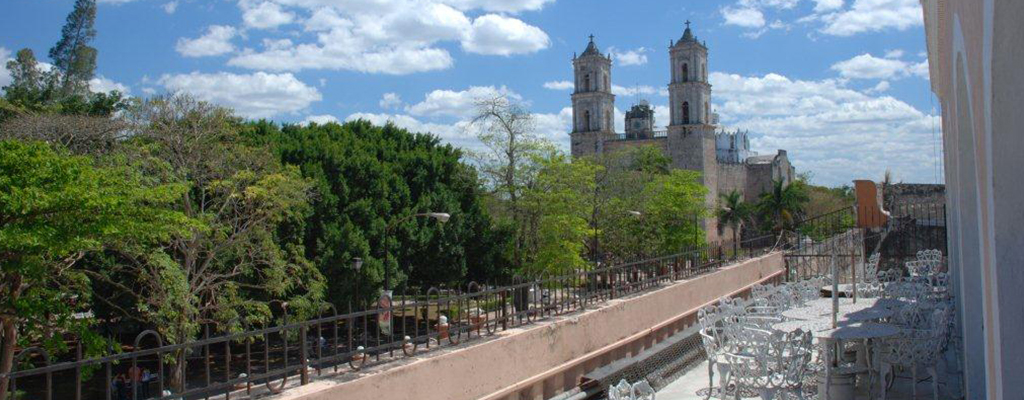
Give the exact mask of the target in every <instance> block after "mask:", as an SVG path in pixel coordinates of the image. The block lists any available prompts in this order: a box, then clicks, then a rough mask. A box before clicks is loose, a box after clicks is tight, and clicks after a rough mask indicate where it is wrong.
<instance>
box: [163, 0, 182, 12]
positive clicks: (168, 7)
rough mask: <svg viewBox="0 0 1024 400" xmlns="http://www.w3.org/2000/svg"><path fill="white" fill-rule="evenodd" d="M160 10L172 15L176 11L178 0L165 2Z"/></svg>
mask: <svg viewBox="0 0 1024 400" xmlns="http://www.w3.org/2000/svg"><path fill="white" fill-rule="evenodd" d="M160 8H162V9H164V12H165V13H167V14H174V13H175V12H176V11H178V0H174V1H169V2H166V3H164V4H163V5H162V6H160Z"/></svg>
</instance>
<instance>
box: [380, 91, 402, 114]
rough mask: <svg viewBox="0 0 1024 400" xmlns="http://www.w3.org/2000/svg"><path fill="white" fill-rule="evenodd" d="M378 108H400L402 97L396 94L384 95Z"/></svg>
mask: <svg viewBox="0 0 1024 400" xmlns="http://www.w3.org/2000/svg"><path fill="white" fill-rule="evenodd" d="M379 104H380V108H383V109H385V110H386V109H389V108H398V107H401V106H402V97H401V96H399V95H398V94H397V93H384V96H382V97H381V99H380V103H379Z"/></svg>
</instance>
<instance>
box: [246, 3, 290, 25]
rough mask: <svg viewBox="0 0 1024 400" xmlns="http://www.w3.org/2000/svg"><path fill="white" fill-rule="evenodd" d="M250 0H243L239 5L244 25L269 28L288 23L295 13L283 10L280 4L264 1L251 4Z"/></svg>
mask: <svg viewBox="0 0 1024 400" xmlns="http://www.w3.org/2000/svg"><path fill="white" fill-rule="evenodd" d="M251 3H252V2H251V1H246V0H243V1H242V2H241V3H239V5H240V6H241V7H242V10H243V11H242V21H244V22H245V26H247V27H250V28H256V29H271V28H276V27H278V26H281V25H285V24H290V23H292V21H293V20H295V14H292V13H290V12H288V11H285V10H284V9H283V8H281V5H279V4H277V3H274V2H271V1H264V2H262V3H259V4H256V5H253V4H251Z"/></svg>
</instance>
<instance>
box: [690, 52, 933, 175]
mask: <svg viewBox="0 0 1024 400" xmlns="http://www.w3.org/2000/svg"><path fill="white" fill-rule="evenodd" d="M709 78H710V80H711V83H712V84H713V85H714V87H715V98H716V108H717V111H718V112H719V113H720V114H721V116H722V122H723V123H724V124H726V125H729V126H732V127H737V128H741V129H749V130H750V131H751V132H754V133H755V134H757V135H759V136H755V137H754V138H752V147H754V148H755V150H758V151H761V152H762V153H773V152H774V151H775V150H776V149H787V150H789V152H790V158H791V159H792V160H793V161H794V163H795V164H796V166H797V168H798V169H799V170H802V171H813V172H814V174H815V178H816V180H818V181H819V182H822V183H826V184H844V183H849V182H850V180H851V179H854V178H858V177H861V178H863V177H867V178H874V177H877V176H881V174H882V173H883V172H884V171H885V169H886V168H891V169H892V170H893V171H897V172H898V173H900V174H901V176H902V177H903V178H904V179H906V180H908V181H916V182H930V181H931V180H932V171H933V165H934V162H935V160H934V158H933V152H932V146H933V143H932V141H933V136H932V128H933V127H934V126H938V123H939V121H938V118H939V117H937V116H933V115H927V114H925V113H922V112H921V111H919V110H917V109H915V108H914V107H912V106H911V105H909V104H907V103H905V102H903V101H900V100H897V99H895V98H892V97H889V96H878V97H875V96H872V95H869V94H865V93H862V92H859V91H856V90H853V89H850V88H847V87H846V86H845V84H844V81H843V80H836V79H825V80H820V81H804V80H794V79H790V78H787V77H785V76H782V75H778V74H767V75H764V76H761V77H757V76H741V75H734V74H724V73H720V72H715V73H712V74H710V76H709ZM836 149H843V151H842V152H837V151H836Z"/></svg>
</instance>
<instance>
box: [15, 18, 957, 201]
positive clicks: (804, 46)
mask: <svg viewBox="0 0 1024 400" xmlns="http://www.w3.org/2000/svg"><path fill="white" fill-rule="evenodd" d="M72 4H73V1H72V0H6V1H4V2H3V5H0V59H6V58H9V57H11V56H12V54H13V53H14V52H15V51H17V50H18V49H20V48H24V47H28V48H31V49H33V50H34V51H35V52H36V54H37V56H38V57H40V58H42V59H45V54H46V51H47V50H48V49H49V48H50V47H51V46H52V45H53V43H55V42H56V41H57V40H58V38H59V35H60V28H61V26H62V24H63V23H64V19H65V17H66V15H67V13H68V12H69V11H70V10H71V7H72ZM686 20H690V21H691V22H692V25H691V26H692V28H693V30H694V34H696V35H697V37H698V38H699V39H701V40H704V41H706V42H707V46H708V47H709V49H710V50H709V65H708V67H709V70H710V71H711V74H710V80H711V83H712V85H713V87H712V103H713V104H714V108H715V109H717V110H718V112H719V114H720V115H721V120H722V123H723V125H724V126H726V127H728V128H730V129H746V130H749V131H750V132H751V137H752V140H751V141H752V143H751V144H752V147H753V148H754V150H756V151H759V152H762V153H773V152H774V151H775V149H778V148H785V149H787V150H788V151H789V155H790V159H791V160H793V162H794V164H795V165H796V166H797V168H798V170H799V171H812V173H813V174H814V180H815V181H816V182H818V183H822V184H828V185H838V184H844V183H849V182H850V181H851V180H852V179H858V178H869V179H878V178H879V177H881V175H882V174H883V172H884V171H885V169H886V168H890V169H892V170H893V172H894V173H895V175H896V177H897V179H900V180H904V181H908V182H934V181H935V179H936V171H937V170H936V168H941V166H940V165H936V157H937V156H939V157H941V154H936V151H941V146H940V145H939V144H938V143H937V140H940V139H939V138H941V133H940V131H939V129H940V128H939V127H940V124H939V120H938V117H937V116H936V115H937V114H938V111H937V110H933V107H937V106H933V100H932V96H931V93H930V91H929V85H928V68H927V62H926V57H925V55H924V53H923V52H924V50H925V38H924V29H923V27H922V17H921V10H920V6H919V4H918V0H727V1H706V0H700V1H698V0H657V1H655V0H635V1H602V0H202V1H201V0H105V1H104V0H101V1H100V4H99V11H98V16H97V23H96V28H97V30H98V32H99V35H98V36H97V39H96V42H95V44H94V46H95V47H96V48H98V49H99V68H98V71H97V72H98V75H99V76H98V77H97V79H95V80H94V82H93V86H94V88H96V89H97V90H107V89H111V88H118V89H120V90H122V91H126V92H128V93H130V94H131V95H134V96H148V95H152V94H159V93H166V92H172V91H188V92H191V93H193V94H194V95H196V96H197V97H200V98H203V99H207V100H210V101H213V102H217V103H219V104H222V105H225V106H230V107H232V108H234V109H235V110H236V112H237V113H238V114H240V115H243V116H246V117H251V118H270V119H273V120H277V121H285V122H303V121H327V120H332V119H337V120H348V119H354V118H366V119H370V120H372V121H374V122H378V123H383V122H384V121H388V120H391V121H394V122H395V123H397V124H399V125H401V126H404V127H407V128H409V129H412V130H416V131H430V132H432V133H435V134H437V135H439V136H441V137H442V138H443V139H445V140H447V141H449V142H451V143H453V144H456V145H459V146H463V147H466V148H469V149H475V148H478V147H479V143H477V142H476V140H475V139H474V135H473V129H472V127H471V126H469V124H468V122H467V121H468V119H469V118H470V115H471V114H472V104H473V99H475V98H477V97H480V96H488V95H491V94H493V93H496V92H503V93H507V94H508V95H510V96H513V97H515V98H517V99H519V100H521V101H522V102H524V103H525V104H527V105H528V106H529V109H530V110H531V111H532V112H534V113H535V116H536V126H537V130H538V133H539V134H541V135H543V136H545V137H548V138H550V139H551V140H553V141H555V142H556V143H558V144H559V145H560V146H562V147H563V148H568V133H567V132H568V131H569V121H570V118H571V113H570V109H569V108H567V107H568V106H569V105H570V100H569V94H570V90H571V89H567V88H566V86H567V82H569V81H571V80H572V76H571V75H572V71H571V64H570V60H571V58H572V55H573V53H574V52H582V51H583V49H584V48H585V46H586V43H587V35H589V34H594V35H595V36H596V42H597V44H598V46H599V48H600V49H601V51H602V52H610V53H611V54H612V57H613V59H614V60H615V62H614V65H613V71H612V81H613V82H612V83H613V84H615V85H617V86H618V87H617V88H616V92H617V95H618V96H617V99H616V108H617V110H619V111H621V112H624V111H625V110H627V109H628V108H629V107H630V105H631V104H632V103H633V102H634V101H635V99H637V98H642V99H646V100H648V101H650V103H651V104H652V105H654V106H655V108H656V111H657V114H656V115H657V117H658V124H659V125H663V124H664V123H665V122H666V121H667V120H668V112H667V108H666V107H665V106H666V105H667V104H668V99H667V97H666V96H665V95H664V92H665V87H666V84H667V82H668V79H669V78H668V57H667V47H668V44H669V40H675V39H678V38H679V37H680V36H681V34H682V31H683V29H684V21H686ZM9 79H10V78H9V75H8V74H7V72H6V71H4V70H0V85H6V84H7V83H8V82H9ZM637 92H639V93H637ZM622 122H623V121H622V117H621V115H619V116H617V117H616V124H617V125H618V126H620V130H621V125H622ZM936 148H938V150H937V149H936ZM939 179H941V174H939Z"/></svg>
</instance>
